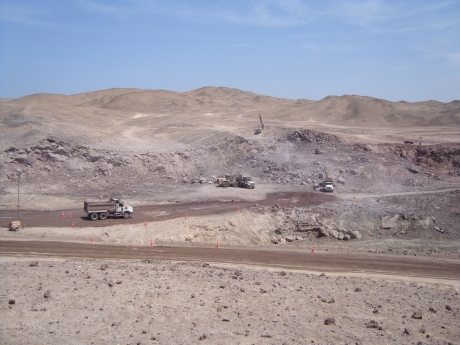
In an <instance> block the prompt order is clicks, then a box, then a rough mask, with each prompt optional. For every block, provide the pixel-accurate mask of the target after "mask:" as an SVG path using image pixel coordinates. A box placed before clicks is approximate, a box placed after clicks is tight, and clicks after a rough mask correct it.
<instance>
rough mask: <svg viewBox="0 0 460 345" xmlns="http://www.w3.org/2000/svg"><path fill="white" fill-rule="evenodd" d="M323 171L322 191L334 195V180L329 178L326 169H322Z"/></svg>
mask: <svg viewBox="0 0 460 345" xmlns="http://www.w3.org/2000/svg"><path fill="white" fill-rule="evenodd" d="M323 171H324V177H325V179H324V191H325V192H331V193H334V179H333V178H332V177H329V171H328V170H327V168H326V167H323Z"/></svg>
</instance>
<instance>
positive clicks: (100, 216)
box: [99, 212, 107, 220]
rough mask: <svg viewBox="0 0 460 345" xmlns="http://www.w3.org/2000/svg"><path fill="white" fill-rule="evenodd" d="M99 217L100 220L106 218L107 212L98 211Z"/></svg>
mask: <svg viewBox="0 0 460 345" xmlns="http://www.w3.org/2000/svg"><path fill="white" fill-rule="evenodd" d="M99 219H100V220H106V219H107V213H105V212H102V213H99Z"/></svg>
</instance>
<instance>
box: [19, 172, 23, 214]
mask: <svg viewBox="0 0 460 345" xmlns="http://www.w3.org/2000/svg"><path fill="white" fill-rule="evenodd" d="M21 177H22V171H18V220H21V218H19V185H20V183H21Z"/></svg>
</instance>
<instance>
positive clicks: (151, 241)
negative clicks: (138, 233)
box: [150, 239, 154, 247]
mask: <svg viewBox="0 0 460 345" xmlns="http://www.w3.org/2000/svg"><path fill="white" fill-rule="evenodd" d="M153 246H154V244H153V240H152V239H151V240H150V247H153Z"/></svg>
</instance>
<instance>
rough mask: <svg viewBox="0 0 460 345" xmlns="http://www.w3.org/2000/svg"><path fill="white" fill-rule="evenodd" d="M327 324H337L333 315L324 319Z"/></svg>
mask: <svg viewBox="0 0 460 345" xmlns="http://www.w3.org/2000/svg"><path fill="white" fill-rule="evenodd" d="M324 324H325V325H335V319H334V318H333V317H328V318H327V319H326V320H324Z"/></svg>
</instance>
